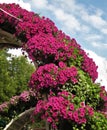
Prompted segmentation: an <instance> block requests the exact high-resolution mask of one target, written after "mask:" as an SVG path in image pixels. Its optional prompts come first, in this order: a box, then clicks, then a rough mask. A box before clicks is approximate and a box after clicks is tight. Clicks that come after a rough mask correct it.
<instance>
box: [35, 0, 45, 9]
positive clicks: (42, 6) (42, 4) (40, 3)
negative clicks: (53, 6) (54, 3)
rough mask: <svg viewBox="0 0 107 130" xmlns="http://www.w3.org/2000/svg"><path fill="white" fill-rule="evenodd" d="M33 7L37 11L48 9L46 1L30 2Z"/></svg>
mask: <svg viewBox="0 0 107 130" xmlns="http://www.w3.org/2000/svg"><path fill="white" fill-rule="evenodd" d="M32 3H33V6H35V7H36V8H37V9H45V8H48V6H47V4H48V1H47V0H32Z"/></svg>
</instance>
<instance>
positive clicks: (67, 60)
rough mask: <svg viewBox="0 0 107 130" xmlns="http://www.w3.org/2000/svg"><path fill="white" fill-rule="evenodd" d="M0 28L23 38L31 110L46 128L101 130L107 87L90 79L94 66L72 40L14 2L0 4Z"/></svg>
mask: <svg viewBox="0 0 107 130" xmlns="http://www.w3.org/2000/svg"><path fill="white" fill-rule="evenodd" d="M0 28H1V29H2V30H4V31H6V32H8V33H10V34H12V35H15V38H17V39H18V40H19V41H21V42H20V43H23V44H21V47H22V49H23V50H24V51H26V52H27V53H28V56H29V58H30V59H31V60H32V61H33V62H34V63H35V65H36V66H37V68H36V70H35V72H34V73H33V74H32V76H31V79H30V81H29V87H30V88H31V89H32V90H33V91H34V92H35V94H36V97H37V100H38V102H37V104H36V106H35V110H34V113H33V114H34V116H37V115H39V117H40V118H41V119H42V120H46V122H48V123H49V125H47V128H46V129H47V130H50V129H51V127H52V128H53V129H58V130H63V129H68V130H69V128H68V127H69V126H70V128H72V130H97V129H98V128H99V130H100V129H102V130H106V129H107V120H106V117H105V116H106V115H105V114H104V112H105V111H106V109H107V92H106V91H105V89H104V87H101V88H100V86H99V84H96V83H95V80H96V79H97V77H98V73H97V66H96V64H95V63H94V61H93V59H91V58H89V57H88V55H87V54H86V52H85V51H84V50H83V49H82V48H81V46H80V45H79V44H78V43H77V42H76V40H75V39H71V38H70V37H69V36H68V35H66V34H65V33H63V32H62V31H61V30H59V29H58V28H57V27H56V26H55V24H54V22H53V21H51V20H50V19H48V18H45V17H40V16H39V15H38V14H35V13H34V12H28V11H27V10H25V9H22V8H21V7H20V6H19V5H16V4H0ZM102 110H103V114H102V112H101V111H102ZM95 119H96V121H95ZM65 122H66V123H65ZM66 124H67V126H66Z"/></svg>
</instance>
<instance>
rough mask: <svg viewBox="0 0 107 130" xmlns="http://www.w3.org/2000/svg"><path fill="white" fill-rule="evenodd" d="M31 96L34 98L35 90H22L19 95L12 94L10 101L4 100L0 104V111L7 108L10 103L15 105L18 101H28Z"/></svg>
mask: <svg viewBox="0 0 107 130" xmlns="http://www.w3.org/2000/svg"><path fill="white" fill-rule="evenodd" d="M31 97H34V98H35V99H36V95H35V92H34V91H32V90H29V91H24V92H23V93H21V94H20V95H19V96H13V97H12V98H10V101H8V102H4V103H3V104H1V105H0V112H2V111H5V109H9V107H10V106H11V105H17V104H18V102H19V101H23V102H28V101H30V99H31Z"/></svg>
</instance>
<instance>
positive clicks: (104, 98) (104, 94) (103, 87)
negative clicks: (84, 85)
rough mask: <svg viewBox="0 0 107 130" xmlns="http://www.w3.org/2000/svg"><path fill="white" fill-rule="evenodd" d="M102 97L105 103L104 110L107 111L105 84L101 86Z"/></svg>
mask: <svg viewBox="0 0 107 130" xmlns="http://www.w3.org/2000/svg"><path fill="white" fill-rule="evenodd" d="M100 97H101V99H102V100H103V103H104V108H103V111H104V112H107V91H106V90H105V86H101V91H100Z"/></svg>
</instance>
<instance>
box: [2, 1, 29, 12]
mask: <svg viewBox="0 0 107 130" xmlns="http://www.w3.org/2000/svg"><path fill="white" fill-rule="evenodd" d="M0 3H7V4H8V3H16V4H19V5H20V6H21V7H22V8H24V9H27V10H28V11H31V5H30V4H29V3H25V2H23V0H0Z"/></svg>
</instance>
